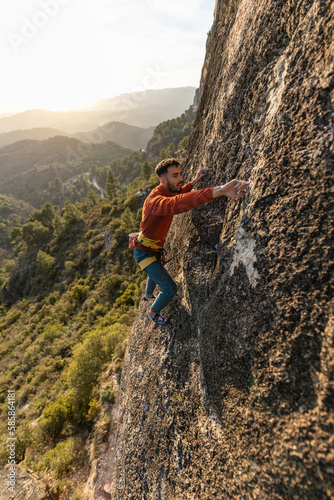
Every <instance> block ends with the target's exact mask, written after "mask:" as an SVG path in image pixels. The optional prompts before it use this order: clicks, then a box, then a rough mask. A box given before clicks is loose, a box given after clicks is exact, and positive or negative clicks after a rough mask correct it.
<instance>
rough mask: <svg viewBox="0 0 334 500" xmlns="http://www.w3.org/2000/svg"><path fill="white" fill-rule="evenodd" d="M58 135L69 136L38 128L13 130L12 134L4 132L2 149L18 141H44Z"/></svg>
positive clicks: (1, 142) (0, 137) (47, 128)
mask: <svg viewBox="0 0 334 500" xmlns="http://www.w3.org/2000/svg"><path fill="white" fill-rule="evenodd" d="M56 135H68V134H66V133H65V132H63V131H62V130H58V129H56V128H51V127H37V128H32V129H27V130H13V131H12V132H4V133H2V134H0V148H2V147H3V146H8V145H9V144H13V143H14V142H16V141H22V140H25V139H31V140H34V141H43V140H45V139H49V138H50V137H54V136H56Z"/></svg>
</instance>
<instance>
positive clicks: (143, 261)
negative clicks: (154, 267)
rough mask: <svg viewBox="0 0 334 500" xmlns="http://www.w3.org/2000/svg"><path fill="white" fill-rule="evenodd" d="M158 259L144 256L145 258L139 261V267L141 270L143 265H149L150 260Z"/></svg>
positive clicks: (143, 267)
mask: <svg viewBox="0 0 334 500" xmlns="http://www.w3.org/2000/svg"><path fill="white" fill-rule="evenodd" d="M156 260H158V259H157V258H156V257H153V256H152V257H146V259H143V260H142V261H141V262H139V264H138V265H139V267H140V269H141V270H142V271H144V269H145V267H147V266H149V265H150V264H152V262H154V261H156Z"/></svg>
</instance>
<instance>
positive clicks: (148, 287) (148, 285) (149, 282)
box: [145, 277, 156, 297]
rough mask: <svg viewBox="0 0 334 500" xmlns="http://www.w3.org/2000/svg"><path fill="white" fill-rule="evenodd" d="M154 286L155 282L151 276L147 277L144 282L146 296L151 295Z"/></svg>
mask: <svg viewBox="0 0 334 500" xmlns="http://www.w3.org/2000/svg"><path fill="white" fill-rule="evenodd" d="M155 287H156V283H155V282H154V281H153V280H152V278H150V277H148V278H147V283H146V291H145V293H146V295H147V296H148V297H153V292H154V289H155Z"/></svg>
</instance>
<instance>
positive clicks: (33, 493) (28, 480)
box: [0, 465, 54, 500]
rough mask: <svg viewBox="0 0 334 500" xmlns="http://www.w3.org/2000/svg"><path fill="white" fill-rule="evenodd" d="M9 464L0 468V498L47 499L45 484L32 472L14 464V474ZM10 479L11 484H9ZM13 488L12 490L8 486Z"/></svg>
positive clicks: (49, 497)
mask: <svg viewBox="0 0 334 500" xmlns="http://www.w3.org/2000/svg"><path fill="white" fill-rule="evenodd" d="M11 474H12V471H11V469H10V466H9V465H6V466H4V467H1V469H0V500H47V499H49V500H50V499H52V498H54V496H52V495H50V493H49V490H48V487H47V485H46V484H45V483H44V482H43V481H41V480H40V479H39V478H37V476H35V475H34V474H30V473H29V472H27V471H26V470H25V469H23V468H22V467H20V466H19V465H15V475H14V476H11ZM10 480H12V483H13V484H12V485H11V484H10V482H9V481H10ZM10 487H12V488H14V491H12V490H11V491H10V490H8V488H10Z"/></svg>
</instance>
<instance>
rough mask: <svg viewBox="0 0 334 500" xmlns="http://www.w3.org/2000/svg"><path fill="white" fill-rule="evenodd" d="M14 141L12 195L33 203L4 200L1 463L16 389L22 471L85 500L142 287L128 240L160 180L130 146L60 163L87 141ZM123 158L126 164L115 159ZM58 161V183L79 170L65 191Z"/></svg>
mask: <svg viewBox="0 0 334 500" xmlns="http://www.w3.org/2000/svg"><path fill="white" fill-rule="evenodd" d="M176 122H178V119H176V121H175V123H176ZM172 123H174V121H173V122H172ZM186 132H187V131H186V130H185V131H184V133H186ZM183 137H184V136H182V134H181V140H182V139H183ZM162 139H163V137H162ZM168 140H169V139H168ZM18 144H19V145H21V146H22V149H21V150H20V148H18V150H19V151H16V149H17V145H16V147H10V146H8V147H7V148H3V149H2V150H1V152H2V153H3V152H5V154H7V155H8V159H7V161H8V164H9V163H10V161H12V162H13V163H12V164H14V162H16V166H17V175H16V177H15V179H16V181H17V182H18V183H19V179H20V177H23V179H25V180H26V181H27V190H26V191H23V189H24V183H23V181H22V185H21V187H20V184H18V186H17V189H19V187H20V189H22V193H25V196H26V197H27V198H29V197H31V198H32V199H33V201H34V204H35V206H34V207H33V206H31V205H29V204H28V203H26V202H24V201H22V200H17V199H15V198H13V197H12V196H7V195H0V217H1V218H0V230H1V231H2V232H1V235H2V240H1V241H2V242H3V248H2V249H1V250H0V255H1V257H2V259H1V263H0V286H1V292H0V299H1V304H2V305H1V306H0V332H1V337H0V361H1V367H2V370H1V376H0V387H1V393H0V435H1V436H2V439H3V440H2V442H1V451H0V457H1V463H2V464H5V463H6V460H7V449H6V446H5V445H6V441H5V437H6V433H5V429H6V425H7V413H6V411H7V399H6V397H7V391H8V390H13V391H15V396H16V405H17V437H18V443H17V447H16V452H17V462H18V463H20V471H22V474H23V470H24V469H28V470H30V471H33V472H34V473H35V474H38V476H39V477H41V478H44V479H45V480H46V481H47V483H48V485H49V486H48V487H49V493H48V494H49V495H51V498H59V495H60V498H71V499H72V498H77V499H78V500H79V499H81V498H83V496H82V495H83V489H84V486H85V482H86V481H87V478H88V475H89V467H90V465H91V463H92V461H93V460H95V459H97V458H98V457H99V456H100V454H101V453H102V451H104V450H105V449H106V447H107V443H106V440H107V436H108V431H109V429H110V425H111V423H112V412H113V407H114V403H115V398H116V397H117V395H118V393H119V382H120V378H121V372H122V362H123V361H122V360H123V356H124V352H125V348H126V344H127V338H128V335H129V332H130V329H131V326H132V323H133V320H134V317H135V313H136V310H137V307H138V304H139V301H140V298H141V296H142V287H143V283H142V281H143V280H145V279H146V275H145V274H144V273H142V272H141V271H140V270H139V268H138V267H137V265H136V264H135V262H134V260H133V255H132V252H130V251H129V249H128V233H129V232H132V231H136V230H138V228H139V224H140V220H141V207H142V205H143V202H144V200H145V198H146V196H147V194H148V193H149V192H150V190H151V189H152V188H153V187H154V186H155V185H156V184H157V183H158V179H157V177H156V175H155V174H154V173H153V169H154V166H155V163H153V162H151V161H149V160H147V157H146V153H145V152H144V151H134V152H131V151H130V154H128V155H127V156H124V154H125V153H126V152H127V151H126V150H124V148H123V149H122V148H120V147H118V146H117V147H115V145H113V144H110V145H108V144H107V145H106V144H102V145H97V146H96V147H95V146H94V147H92V148H91V149H88V152H87V150H86V149H84V152H85V154H83V155H82V156H80V158H79V159H76V158H75V156H74V158H73V163H71V162H70V163H66V162H65V163H62V162H64V159H65V160H66V157H65V156H64V155H65V153H66V147H67V146H68V147H70V148H71V151H72V153H73V150H74V151H76V152H78V145H82V143H79V141H77V140H72V139H70V140H68V139H67V138H64V137H55V138H53V139H49V140H48V141H42V142H40V143H38V144H37V147H36V142H35V141H24V142H23V143H22V144H21V143H18ZM64 148H65V151H64ZM85 148H87V145H85ZM108 148H109V149H108ZM120 151H122V154H123V157H121V156H118V157H117V156H116V157H115V156H114V157H113V156H112V154H113V153H115V152H120ZM12 153H13V157H12V158H11V157H10V155H11V154H12ZM16 154H17V156H15V155H16ZM163 154H166V152H165V153H164V152H162V155H163ZM46 155H49V161H50V162H51V163H50V164H49V165H48V166H47V165H46V162H45V158H46ZM159 156H160V152H159ZM20 161H22V163H20ZM32 162H36V163H35V167H33V168H32V169H31V168H30V165H31V164H32ZM55 164H56V165H58V166H59V165H62V167H59V170H58V171H57V172H56V173H59V172H61V173H62V176H63V177H62V179H64V177H65V178H66V176H67V177H68V176H69V175H72V174H73V173H74V172H75V169H79V170H80V171H81V172H82V174H81V175H80V176H77V177H76V179H74V181H73V182H72V183H70V182H69V181H67V182H62V181H61V179H60V177H54V173H55V172H54V170H53V165H55ZM22 165H26V166H27V167H26V168H27V170H24V169H23V170H20V168H21V169H22ZM44 171H45V172H44ZM8 172H9V175H10V171H9V170H8ZM19 172H21V175H19V174H18V173H19ZM48 176H49V177H48ZM93 178H95V179H96V180H97V182H98V184H99V185H100V186H103V188H104V198H101V196H100V194H99V191H98V190H97V189H95V188H94V186H93V185H92V179H93ZM3 179H4V180H6V178H5V176H3ZM43 179H49V182H48V184H47V188H46V189H45V190H44V191H43V193H44V194H43V197H42V196H41V195H40V193H39V190H38V189H37V190H36V189H35V188H36V185H34V184H37V188H38V187H39V186H40V185H42V184H41V183H42V181H43ZM43 182H44V181H43ZM80 182H85V183H87V184H86V186H85V189H83V188H82V184H80ZM7 186H8V184H7ZM68 186H71V190H69V189H68ZM57 189H58V191H57ZM29 190H30V192H29ZM61 190H62V191H61ZM19 192H20V191H19ZM57 192H58V195H57ZM59 192H61V194H62V196H61V197H60V196H59ZM32 193H34V194H32ZM54 193H56V194H54ZM57 196H58V197H57ZM71 197H73V199H72V202H71ZM42 200H43V202H44V201H45V200H47V202H46V203H44V204H42ZM55 201H56V202H58V204H56V203H55ZM37 202H38V203H37ZM60 202H61V203H60ZM39 205H41V206H39ZM0 475H1V472H0ZM29 477H30V480H31V481H35V482H36V479H33V478H32V476H29ZM0 479H1V477H0ZM40 484H41V483H40ZM43 488H44V487H43ZM43 488H42V489H43ZM43 491H44V490H43ZM0 494H1V487H0Z"/></svg>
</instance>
